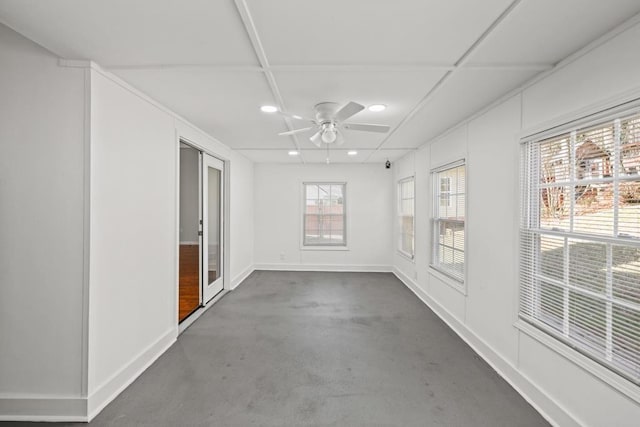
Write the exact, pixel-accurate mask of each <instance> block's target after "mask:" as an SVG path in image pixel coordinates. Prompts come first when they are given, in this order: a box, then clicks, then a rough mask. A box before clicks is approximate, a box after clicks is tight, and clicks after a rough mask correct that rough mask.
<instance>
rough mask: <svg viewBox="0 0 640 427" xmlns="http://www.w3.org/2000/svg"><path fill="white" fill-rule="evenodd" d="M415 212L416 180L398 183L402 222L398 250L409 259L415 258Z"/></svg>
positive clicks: (399, 216)
mask: <svg viewBox="0 0 640 427" xmlns="http://www.w3.org/2000/svg"><path fill="white" fill-rule="evenodd" d="M414 210H415V180H414V179H413V177H411V178H406V179H403V180H401V181H400V182H398V218H399V221H400V233H399V236H398V250H399V251H400V252H402V253H403V254H405V255H406V256H408V257H409V258H413V255H414V224H415V219H414V217H415V211H414Z"/></svg>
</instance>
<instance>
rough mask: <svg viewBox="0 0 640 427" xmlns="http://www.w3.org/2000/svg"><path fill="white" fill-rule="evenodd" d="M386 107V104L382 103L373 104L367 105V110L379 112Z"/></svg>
mask: <svg viewBox="0 0 640 427" xmlns="http://www.w3.org/2000/svg"><path fill="white" fill-rule="evenodd" d="M386 109H387V106H386V105H384V104H373V105H370V106H369V111H373V112H374V113H379V112H380V111H384V110H386Z"/></svg>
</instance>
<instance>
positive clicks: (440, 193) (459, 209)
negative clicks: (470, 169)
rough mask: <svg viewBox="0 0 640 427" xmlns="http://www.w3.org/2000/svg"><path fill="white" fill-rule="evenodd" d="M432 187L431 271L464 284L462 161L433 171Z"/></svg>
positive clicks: (463, 174) (464, 176)
mask: <svg viewBox="0 0 640 427" xmlns="http://www.w3.org/2000/svg"><path fill="white" fill-rule="evenodd" d="M431 179H432V184H433V216H432V224H431V226H432V232H431V236H432V239H433V242H432V251H431V253H432V255H431V267H432V268H434V269H435V270H438V271H439V272H441V273H444V274H445V275H447V276H449V277H451V278H453V279H454V280H455V281H456V282H459V283H460V284H463V283H464V275H465V260H464V259H465V256H464V247H465V245H464V241H465V226H464V224H465V192H466V185H465V182H466V169H465V164H464V161H463V160H460V161H458V162H455V163H451V164H448V165H445V166H443V167H441V168H438V169H434V170H432V171H431Z"/></svg>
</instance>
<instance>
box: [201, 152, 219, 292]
mask: <svg viewBox="0 0 640 427" xmlns="http://www.w3.org/2000/svg"><path fill="white" fill-rule="evenodd" d="M223 201H224V162H223V161H222V160H219V159H216V158H215V157H212V156H209V155H207V154H203V156H202V241H203V245H202V278H203V279H204V280H203V286H202V302H203V304H206V303H207V302H209V300H211V298H213V297H214V296H216V295H217V294H218V293H219V292H220V291H222V288H223V286H222V277H223V273H224V272H223V268H222V267H223V254H224V251H223V249H224V248H223V241H224V239H223V237H224V236H223V230H224V227H223V223H224V216H223V212H224V206H223Z"/></svg>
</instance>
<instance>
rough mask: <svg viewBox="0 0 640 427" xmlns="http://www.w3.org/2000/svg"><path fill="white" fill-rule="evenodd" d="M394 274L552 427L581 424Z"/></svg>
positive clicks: (411, 283) (400, 274)
mask: <svg viewBox="0 0 640 427" xmlns="http://www.w3.org/2000/svg"><path fill="white" fill-rule="evenodd" d="M393 274H395V276H396V277H397V278H398V279H399V280H400V281H401V282H402V283H403V284H404V285H405V286H406V287H407V288H409V289H410V290H411V291H412V292H413V293H414V294H415V295H416V296H417V297H418V298H419V299H420V300H421V301H422V302H423V303H425V304H426V305H427V306H428V307H429V308H430V309H431V311H433V312H434V313H435V314H436V315H437V316H438V317H440V319H442V321H443V322H445V323H446V324H447V326H449V327H450V328H451V329H452V330H453V331H454V332H455V333H456V334H457V335H458V336H459V337H460V338H462V340H463V341H464V342H465V343H467V345H468V346H469V347H471V348H472V349H473V351H475V352H476V353H477V354H478V355H479V356H480V357H482V359H484V361H485V362H487V363H488V364H489V366H491V367H492V368H493V370H495V371H496V372H497V373H498V374H499V375H500V376H501V377H502V378H503V379H504V380H505V381H506V382H507V383H509V385H511V387H513V388H514V389H515V390H516V391H517V392H518V393H519V394H520V395H521V396H522V397H523V398H524V399H525V400H526V401H527V402H528V403H529V404H530V405H531V406H533V407H534V408H535V409H536V410H537V411H538V412H539V413H540V415H542V416H543V417H544V418H545V419H546V420H547V421H548V422H549V423H550V424H551V425H554V426H563V427H564V426H575V427H579V426H580V425H581V424H580V423H579V422H578V421H577V420H576V419H575V418H574V417H573V416H571V414H570V413H569V412H568V411H567V410H566V409H565V408H563V407H562V406H560V405H558V404H557V403H556V402H555V401H553V400H552V399H551V398H549V397H548V396H547V395H546V394H545V393H544V391H542V390H541V389H540V388H539V387H538V386H537V385H536V384H535V383H534V382H533V381H531V380H530V379H529V378H528V377H527V376H525V375H523V374H522V373H521V372H519V371H518V369H517V368H516V367H515V366H513V365H512V364H511V363H510V362H509V361H507V360H506V359H504V358H503V357H502V356H501V355H500V354H499V353H498V352H496V351H495V350H494V349H493V348H492V347H491V346H490V345H489V344H487V343H486V342H485V341H484V340H482V339H481V338H480V337H478V336H477V335H476V334H475V333H473V332H472V331H471V330H470V329H469V328H467V326H466V325H464V324H463V323H461V322H460V321H459V320H458V319H457V318H456V317H455V316H453V315H452V314H451V313H450V312H449V311H448V310H447V309H446V308H444V307H443V306H442V305H440V303H438V302H437V301H436V300H434V299H433V298H431V297H430V296H429V295H428V294H427V293H426V292H425V291H424V290H423V289H422V288H421V287H420V286H418V284H417V283H416V282H415V281H413V280H412V279H410V278H409V277H408V276H407V275H405V274H404V273H403V272H402V271H400V270H399V269H397V268H395V267H394V268H393Z"/></svg>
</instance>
